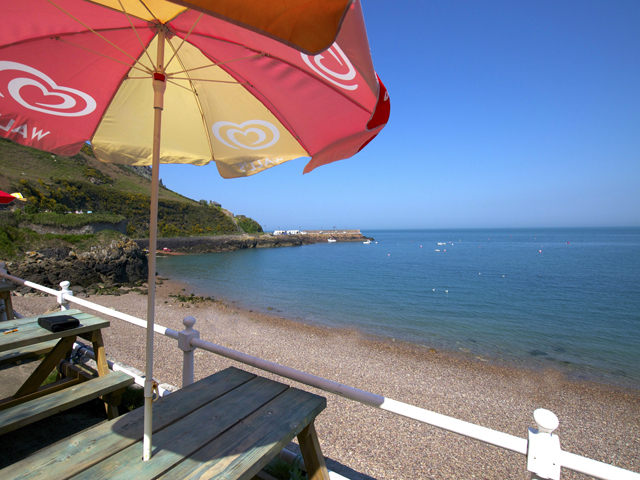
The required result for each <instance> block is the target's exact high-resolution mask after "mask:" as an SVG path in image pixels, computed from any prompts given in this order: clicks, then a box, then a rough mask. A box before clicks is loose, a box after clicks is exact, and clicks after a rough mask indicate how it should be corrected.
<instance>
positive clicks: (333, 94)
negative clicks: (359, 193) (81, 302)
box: [0, 0, 389, 178]
mask: <svg viewBox="0 0 640 480" xmlns="http://www.w3.org/2000/svg"><path fill="white" fill-rule="evenodd" d="M183 3H187V2H183ZM193 3H202V4H207V3H213V2H207V1H204V0H203V1H201V2H193ZM215 3H216V4H217V3H218V2H215ZM220 3H221V4H223V5H230V4H235V5H236V6H237V5H242V4H245V3H248V4H249V5H251V4H254V3H256V2H245V1H242V2H240V1H233V2H231V1H227V2H220ZM257 3H258V4H264V5H267V4H272V3H276V4H280V3H283V4H284V3H288V2H263V1H260V2H257ZM293 3H294V4H295V3H296V2H293ZM298 3H311V4H313V3H314V2H298ZM331 3H338V6H340V5H341V4H342V6H343V7H345V4H346V9H344V8H343V9H342V10H340V9H338V13H340V15H341V16H339V18H338V22H334V23H336V25H334V28H333V29H331V28H329V29H328V31H329V32H333V33H334V36H335V31H336V28H337V26H339V25H340V23H341V25H342V29H341V30H340V33H338V34H337V40H336V42H335V43H333V44H332V45H330V48H329V49H328V50H327V51H325V52H324V53H321V54H319V55H316V56H310V55H308V54H306V53H302V52H301V51H299V50H296V49H293V48H291V47H289V46H288V45H286V44H285V41H284V40H282V41H279V40H278V39H276V36H275V35H274V34H270V36H269V37H267V36H264V35H261V34H260V33H257V31H261V29H259V28H257V27H255V28H254V29H253V30H248V29H246V28H243V27H242V26H239V25H236V24H235V23H229V22H227V21H225V20H223V19H221V18H216V17H213V16H210V15H208V14H203V13H201V12H198V11H195V10H191V9H187V8H185V7H182V6H179V5H175V4H173V3H168V2H165V1H149V0H145V2H144V3H142V2H140V1H139V0H127V1H125V0H100V1H99V2H98V1H96V2H89V1H84V0H50V1H49V0H24V1H21V2H3V5H2V7H0V8H1V9H2V10H0V11H2V18H3V22H2V24H3V28H2V29H0V51H1V52H2V53H1V54H0V95H2V97H0V102H1V103H0V135H2V136H4V137H7V138H10V139H12V140H14V141H16V142H17V143H21V144H23V145H28V146H30V147H34V148H39V149H42V150H47V151H50V152H53V153H56V154H59V155H74V154H76V153H77V152H78V151H79V150H80V148H81V146H82V144H83V143H84V142H85V141H86V140H88V139H89V140H91V143H92V146H93V150H94V152H95V154H96V156H97V157H98V158H99V159H101V160H103V161H106V162H113V163H122V164H129V165H151V163H152V143H151V139H152V138H153V123H154V112H153V109H152V108H149V105H152V104H153V95H154V91H153V88H152V86H151V84H152V82H153V80H152V78H153V75H152V74H153V73H157V72H156V71H157V70H159V65H158V63H164V65H162V70H163V71H162V72H160V73H163V74H165V75H166V82H164V84H165V85H166V93H165V100H164V116H163V122H162V123H163V125H162V132H161V134H162V145H161V150H160V162H161V163H191V164H196V165H204V164H206V163H209V162H211V161H215V162H216V164H217V166H218V170H219V172H220V174H221V175H222V176H223V177H225V178H231V177H239V176H246V175H251V174H254V173H257V172H259V171H261V170H264V169H266V168H269V167H271V166H274V165H277V164H280V163H283V162H286V161H288V160H292V159H295V158H299V157H311V161H310V162H309V164H308V165H307V167H306V169H305V172H309V171H311V170H312V169H313V168H315V167H317V166H319V165H323V164H326V163H330V162H333V161H336V160H340V159H344V158H348V157H350V156H352V155H354V154H355V153H357V152H358V150H359V149H360V148H361V147H362V146H363V145H364V144H366V143H367V142H368V141H370V140H371V138H373V137H374V136H375V135H376V134H377V133H378V132H379V131H380V129H381V128H382V126H383V125H384V124H385V123H386V120H387V118H388V114H389V102H388V97H387V96H386V91H385V89H384V87H383V85H382V83H381V82H380V81H379V80H378V78H377V76H376V74H375V72H374V70H373V64H372V61H371V56H370V53H369V45H368V41H367V37H366V32H365V27H364V21H363V16H362V11H361V9H360V6H359V3H350V2H345V1H342V2H329V4H331ZM102 4H105V5H107V6H108V7H109V8H105V7H104V6H103V5H102ZM229 8H231V7H229ZM125 12H126V13H125ZM345 12H346V13H345ZM225 13H227V15H225V16H222V15H220V17H224V18H228V16H229V15H230V14H231V13H235V12H225ZM236 16H239V17H242V15H241V14H239V13H236ZM281 16H283V17H285V18H284V20H283V23H284V22H285V20H287V19H288V17H287V16H286V15H284V14H283V15H281ZM334 16H336V15H334ZM295 18H296V17H293V19H295ZM246 20H247V21H250V20H252V17H251V18H247V19H246ZM236 23H240V22H236ZM274 23H277V22H274ZM160 30H164V32H163V33H164V36H165V42H163V43H165V45H158V32H159V31H160ZM254 30H256V31H254ZM185 39H186V40H185ZM303 40H304V39H303ZM287 42H289V41H288V40H287ZM289 43H290V42H289ZM159 46H160V47H163V48H164V56H163V58H162V59H160V62H158V61H157V60H156V53H157V50H158V47H159Z"/></svg>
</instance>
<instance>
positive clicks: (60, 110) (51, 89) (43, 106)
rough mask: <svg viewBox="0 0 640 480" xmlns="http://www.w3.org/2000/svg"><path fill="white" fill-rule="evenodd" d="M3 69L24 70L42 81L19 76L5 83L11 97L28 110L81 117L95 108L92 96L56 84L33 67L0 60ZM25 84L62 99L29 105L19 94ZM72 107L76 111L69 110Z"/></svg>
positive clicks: (0, 94)
mask: <svg viewBox="0 0 640 480" xmlns="http://www.w3.org/2000/svg"><path fill="white" fill-rule="evenodd" d="M4 70H17V71H21V72H25V73H28V74H30V75H33V76H34V77H38V78H40V79H41V80H42V81H43V83H41V82H39V81H37V80H35V79H33V78H25V77H19V78H14V79H13V80H10V81H9V83H8V84H7V91H8V92H9V94H10V95H11V96H12V97H13V99H14V100H15V101H16V102H18V103H19V104H20V105H22V106H23V107H26V108H28V109H29V110H35V111H36V112H42V113H46V114H49V115H56V116H59V117H82V116H84V115H89V114H90V113H91V112H93V111H94V110H95V109H96V106H97V104H96V101H95V100H94V99H93V97H91V96H89V95H87V94H86V93H84V92H81V91H80V90H75V89H73V88H67V87H60V86H58V85H56V83H55V82H54V81H53V80H52V79H51V78H49V77H48V76H47V75H45V74H44V73H42V72H40V71H39V70H36V69H35V68H32V67H29V66H27V65H23V64H21V63H16V62H8V61H0V72H1V71H4ZM25 86H32V87H36V88H38V89H40V91H41V92H42V94H43V95H44V96H45V97H53V98H55V99H58V100H62V103H60V102H58V103H53V104H48V103H36V104H35V105H31V104H30V103H29V102H27V101H26V100H25V99H24V98H23V97H22V95H21V94H20V90H21V89H22V87H25ZM63 92H64V93H63ZM0 97H4V95H2V92H0ZM78 100H80V102H78ZM78 104H80V106H78ZM82 106H84V108H83V109H82V110H80V111H77V110H78V108H82ZM74 109H75V110H76V111H70V110H74ZM65 110H66V111H65Z"/></svg>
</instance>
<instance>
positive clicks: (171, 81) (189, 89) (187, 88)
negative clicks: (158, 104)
mask: <svg viewBox="0 0 640 480" xmlns="http://www.w3.org/2000/svg"><path fill="white" fill-rule="evenodd" d="M185 80H186V79H185ZM167 82H168V83H172V84H174V85H175V86H176V87H180V88H184V89H185V90H186V91H187V92H191V93H193V94H194V95H196V92H194V91H193V89H191V88H189V87H185V86H184V85H180V84H179V83H176V82H174V81H173V80H167ZM196 96H197V95H196Z"/></svg>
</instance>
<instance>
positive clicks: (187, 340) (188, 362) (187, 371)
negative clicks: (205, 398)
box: [178, 317, 200, 388]
mask: <svg viewBox="0 0 640 480" xmlns="http://www.w3.org/2000/svg"><path fill="white" fill-rule="evenodd" d="M182 323H183V324H184V326H185V327H186V328H185V329H184V330H183V331H181V332H180V333H178V348H179V349H180V350H182V351H183V352H184V358H183V361H182V388H184V387H186V386H187V385H191V384H192V383H193V357H194V355H193V351H194V350H195V347H192V346H191V339H192V338H200V332H198V331H197V330H194V329H193V326H194V325H195V324H196V319H195V318H194V317H185V318H184V320H182Z"/></svg>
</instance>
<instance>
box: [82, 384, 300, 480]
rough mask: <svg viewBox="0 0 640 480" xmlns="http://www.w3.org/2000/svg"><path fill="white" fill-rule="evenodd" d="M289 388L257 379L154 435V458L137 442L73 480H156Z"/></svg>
mask: <svg viewBox="0 0 640 480" xmlns="http://www.w3.org/2000/svg"><path fill="white" fill-rule="evenodd" d="M288 388H289V387H288V386H287V385H283V384H282V383H278V382H274V381H272V380H268V379H266V378H262V377H256V378H254V379H253V380H251V381H249V382H247V383H245V384H244V385H242V386H240V387H238V388H236V389H235V390H233V391H231V392H229V393H227V394H226V395H224V396H223V397H220V398H218V399H216V400H214V401H212V402H210V403H208V404H207V405H205V406H203V407H202V408H200V409H198V410H197V411H196V412H194V413H192V414H191V415H188V416H186V417H185V418H183V419H181V420H180V421H179V422H176V423H174V424H173V425H171V426H169V427H167V428H165V429H164V430H162V431H161V432H159V433H157V434H154V435H153V439H152V444H153V454H152V455H153V456H152V457H151V459H150V460H148V461H146V462H141V461H140V459H141V458H142V443H141V442H138V443H136V444H134V445H132V446H130V447H128V448H126V449H125V450H122V451H121V452H119V453H117V454H116V455H113V456H111V457H109V458H107V459H105V460H103V461H102V462H100V463H98V464H96V465H94V466H93V467H91V468H89V469H87V470H85V471H84V472H82V473H81V474H79V475H77V476H75V477H73V479H74V480H80V479H85V480H99V479H110V480H130V479H131V478H135V479H136V480H138V479H145V478H149V479H151V478H156V477H157V476H158V475H160V474H162V473H163V472H165V471H166V470H168V469H171V468H173V467H174V466H175V465H176V464H178V463H179V462H181V461H182V459H183V458H185V457H188V456H190V455H192V454H193V453H194V452H196V451H197V450H198V449H200V448H202V447H203V446H204V445H206V444H207V443H209V442H210V441H211V440H213V439H214V438H216V437H217V436H219V435H220V434H222V433H223V432H225V431H226V430H228V429H229V428H231V427H233V426H234V425H236V424H237V423H238V422H240V421H242V419H244V418H245V417H247V416H248V415H250V414H252V413H253V412H255V411H256V410H258V409H260V408H261V407H262V406H263V405H265V404H266V403H268V402H269V401H271V400H272V399H273V398H275V397H277V396H278V395H280V394H281V393H282V392H284V391H286V390H287V389H288Z"/></svg>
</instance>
